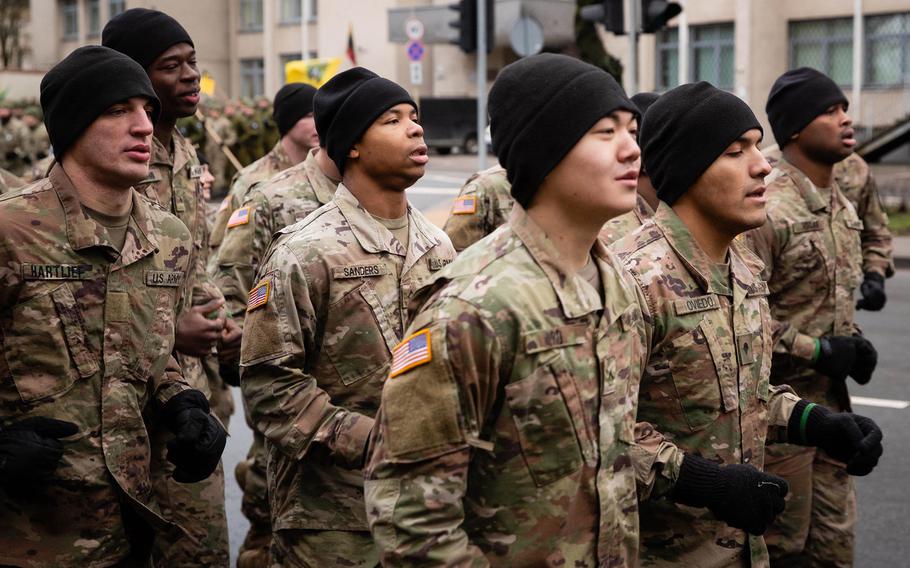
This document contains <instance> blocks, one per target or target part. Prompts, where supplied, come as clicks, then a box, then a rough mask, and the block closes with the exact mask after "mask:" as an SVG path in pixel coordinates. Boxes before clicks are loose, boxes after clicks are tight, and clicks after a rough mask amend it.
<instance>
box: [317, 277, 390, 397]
mask: <svg viewBox="0 0 910 568" xmlns="http://www.w3.org/2000/svg"><path fill="white" fill-rule="evenodd" d="M397 343H398V337H397V336H396V335H395V333H394V331H393V330H392V326H391V325H390V324H389V321H388V318H387V317H386V315H385V310H384V309H383V307H382V305H381V304H380V302H379V298H378V297H377V296H376V293H375V292H374V291H373V289H372V288H371V287H370V285H369V284H367V283H363V284H361V285H360V287H358V288H356V289H354V290H352V291H351V292H348V293H347V294H346V295H345V296H344V297H343V298H341V299H340V300H338V301H337V302H335V303H334V304H332V305H330V306H329V321H328V323H327V324H326V327H325V335H324V337H323V340H322V348H323V350H324V351H325V353H326V354H327V355H328V357H329V360H330V361H331V362H332V365H333V366H334V367H335V370H336V371H337V372H338V375H339V377H341V381H342V382H343V383H344V384H345V385H352V384H354V383H356V382H358V381H360V380H362V379H364V378H366V377H370V376H372V375H374V374H376V373H377V372H378V371H380V370H384V369H387V368H388V365H389V362H390V361H391V358H392V349H393V348H394V347H395V345H397Z"/></svg>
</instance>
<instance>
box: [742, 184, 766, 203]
mask: <svg viewBox="0 0 910 568" xmlns="http://www.w3.org/2000/svg"><path fill="white" fill-rule="evenodd" d="M746 199H759V200H761V201H765V186H763V185H760V186H758V187H756V188H755V189H753V190H752V191H749V192H747V193H746Z"/></svg>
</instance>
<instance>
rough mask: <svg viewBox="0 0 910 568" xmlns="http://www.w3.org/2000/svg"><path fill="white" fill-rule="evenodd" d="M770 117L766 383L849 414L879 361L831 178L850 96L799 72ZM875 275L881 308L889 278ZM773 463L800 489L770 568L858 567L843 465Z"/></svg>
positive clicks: (845, 207)
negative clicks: (770, 324)
mask: <svg viewBox="0 0 910 568" xmlns="http://www.w3.org/2000/svg"><path fill="white" fill-rule="evenodd" d="M766 110H767V112H768V120H769V122H770V123H771V128H772V129H773V130H774V137H775V138H776V139H777V143H778V145H779V146H780V147H781V151H782V158H781V160H780V161H779V162H778V165H777V167H776V168H775V170H774V171H773V172H772V173H771V175H770V176H769V178H768V182H769V183H768V207H767V223H766V224H765V225H764V226H763V227H761V228H760V229H757V230H755V231H753V232H751V233H750V234H749V243H750V245H751V246H752V247H753V248H754V250H755V251H756V252H757V253H758V255H759V256H760V257H761V259H762V260H763V261H764V264H765V268H764V271H763V273H762V276H763V278H764V279H766V280H767V282H768V288H769V290H770V297H769V302H770V305H771V317H772V318H774V319H775V320H776V321H777V322H779V325H780V326H781V332H780V341H779V342H778V343H777V345H776V346H775V352H774V364H773V366H772V368H771V371H772V373H771V382H772V383H773V384H781V383H784V382H786V383H787V384H789V385H790V386H792V387H793V388H794V389H796V390H797V391H798V392H799V393H800V394H801V395H802V396H803V397H805V398H806V399H807V400H811V401H812V402H814V403H817V404H819V405H821V406H820V407H819V408H821V407H826V408H830V409H833V410H849V409H850V399H849V396H848V393H847V386H846V382H845V381H846V379H847V376H848V375H849V376H852V377H853V378H854V380H856V381H857V382H859V383H861V384H865V383H866V382H868V381H869V379H870V378H871V375H872V372H873V370H874V369H875V364H876V361H877V354H876V351H875V348H874V347H873V346H872V344H871V343H870V342H869V340H868V339H866V338H864V337H863V336H862V334H861V332H860V330H859V328H858V327H857V326H856V325H855V323H854V321H853V310H854V299H853V295H854V292H855V291H856V288H857V286H859V285H860V282H861V280H862V278H863V274H862V270H863V259H862V250H861V245H860V234H861V232H862V231H863V222H862V221H861V220H860V219H859V218H858V217H857V214H856V210H855V208H854V206H853V204H851V203H850V202H849V201H848V200H847V199H846V198H845V197H844V195H843V193H842V192H841V191H840V189H839V188H838V186H837V183H836V181H835V179H834V176H833V171H832V170H833V166H834V164H836V163H838V162H840V161H842V160H844V159H845V158H846V157H847V156H849V155H850V154H851V153H852V152H853V148H854V146H855V144H856V140H855V139H854V138H853V128H852V122H851V120H850V117H849V116H848V115H847V98H846V97H845V96H844V94H843V92H842V91H841V90H840V88H839V87H838V86H837V85H836V84H835V83H834V81H832V80H831V79H829V78H828V77H826V76H825V75H823V74H821V73H819V72H818V71H815V70H813V69H808V68H805V67H803V68H799V69H795V70H792V71H788V72H786V73H784V74H783V75H782V76H781V77H780V78H778V80H777V81H776V82H775V83H774V86H773V87H772V89H771V93H770V95H769V96H768V103H767V106H766ZM880 266H882V265H880ZM871 274H875V275H876V276H878V278H875V277H874V276H873V277H872V278H871V281H872V282H874V283H876V284H877V285H875V286H874V288H875V289H876V290H877V291H878V292H880V293H881V298H880V300H881V303H884V289H883V284H882V283H883V282H884V278H883V276H882V275H881V274H880V273H876V272H872V273H871ZM879 280H880V281H879ZM869 281H870V280H869V279H867V282H869ZM864 288H867V286H866V285H865V284H864ZM863 292H864V296H866V298H865V300H870V299H872V296H873V295H874V293H872V292H869V291H868V290H867V289H866V290H863ZM767 455H768V459H767V460H766V466H767V468H768V470H769V471H773V472H776V473H778V474H779V475H781V476H782V477H785V478H786V479H787V480H788V481H789V482H790V485H791V487H792V488H793V495H792V497H791V499H790V500H789V503H788V505H787V510H786V512H785V513H784V515H782V516H781V518H780V519H779V520H778V522H776V523H775V525H774V526H773V527H772V529H771V530H770V531H769V534H768V538H767V541H768V545H769V548H770V551H771V557H772V559H773V561H774V562H775V565H777V564H780V565H781V566H787V565H791V564H798V565H803V564H809V563H811V564H813V565H815V564H818V565H826V566H852V564H853V525H854V524H855V521H856V496H855V493H854V488H853V481H852V480H851V479H850V478H849V476H848V475H847V474H848V473H849V471H850V468H849V466H848V467H847V468H846V470H845V467H844V461H846V460H844V458H843V456H838V455H836V454H833V453H831V452H830V451H827V450H826V451H817V450H815V449H812V448H800V447H795V446H789V445H782V444H781V445H773V446H769V447H768V452H767Z"/></svg>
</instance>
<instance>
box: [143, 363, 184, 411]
mask: <svg viewBox="0 0 910 568" xmlns="http://www.w3.org/2000/svg"><path fill="white" fill-rule="evenodd" d="M190 388H191V387H190V385H189V384H188V383H187V382H186V379H184V378H183V370H182V369H181V368H180V363H178V362H177V359H176V358H175V357H174V354H173V353H171V354H170V355H168V359H167V365H166V366H165V368H164V373H162V374H161V375H159V376H157V377H153V378H152V392H153V397H154V399H155V401H157V402H158V404H159V405H161V406H164V404H165V403H167V401H169V400H170V399H171V397H173V396H174V395H176V394H178V393H181V392H183V391H185V390H190Z"/></svg>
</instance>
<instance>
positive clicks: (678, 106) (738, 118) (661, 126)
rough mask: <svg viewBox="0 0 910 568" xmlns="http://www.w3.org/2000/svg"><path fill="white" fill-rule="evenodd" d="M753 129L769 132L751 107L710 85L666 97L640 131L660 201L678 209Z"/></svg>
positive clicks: (683, 89)
mask: <svg viewBox="0 0 910 568" xmlns="http://www.w3.org/2000/svg"><path fill="white" fill-rule="evenodd" d="M753 128H757V129H758V130H761V131H762V132H764V131H763V130H762V127H761V124H759V122H758V119H757V118H755V114H753V112H752V109H750V108H749V105H747V104H746V103H745V102H743V101H742V100H741V99H740V98H739V97H737V96H736V95H734V94H732V93H728V92H727V91H722V90H720V89H718V88H717V87H714V86H713V85H711V84H710V83H707V82H705V81H701V82H700V83H689V84H686V85H680V86H679V87H676V88H675V89H671V90H669V91H667V92H666V93H664V94H663V95H661V96H660V98H658V99H657V100H656V101H655V102H654V103H653V104H652V105H651V106H650V107H649V108H648V112H647V113H646V114H645V117H644V119H643V120H642V127H641V130H640V131H639V132H640V133H639V140H640V142H641V152H642V160H643V162H644V166H645V169H646V170H647V172H648V175H650V176H651V183H652V184H654V187H655V188H656V189H657V197H658V198H660V200H661V201H664V202H666V203H667V204H668V205H673V203H674V202H676V200H677V199H679V198H680V196H682V195H683V194H684V193H685V192H686V191H688V190H689V188H690V187H692V185H693V184H694V183H695V181H696V180H698V178H699V177H701V175H702V174H703V173H704V172H705V170H707V169H708V168H709V167H710V166H711V164H712V163H714V160H716V159H717V157H718V156H720V155H721V154H722V153H723V151H724V150H726V149H727V146H729V145H730V144H732V143H733V142H735V141H736V139H737V138H739V137H740V136H742V135H743V134H744V133H745V132H746V131H748V130H752V129H753Z"/></svg>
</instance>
